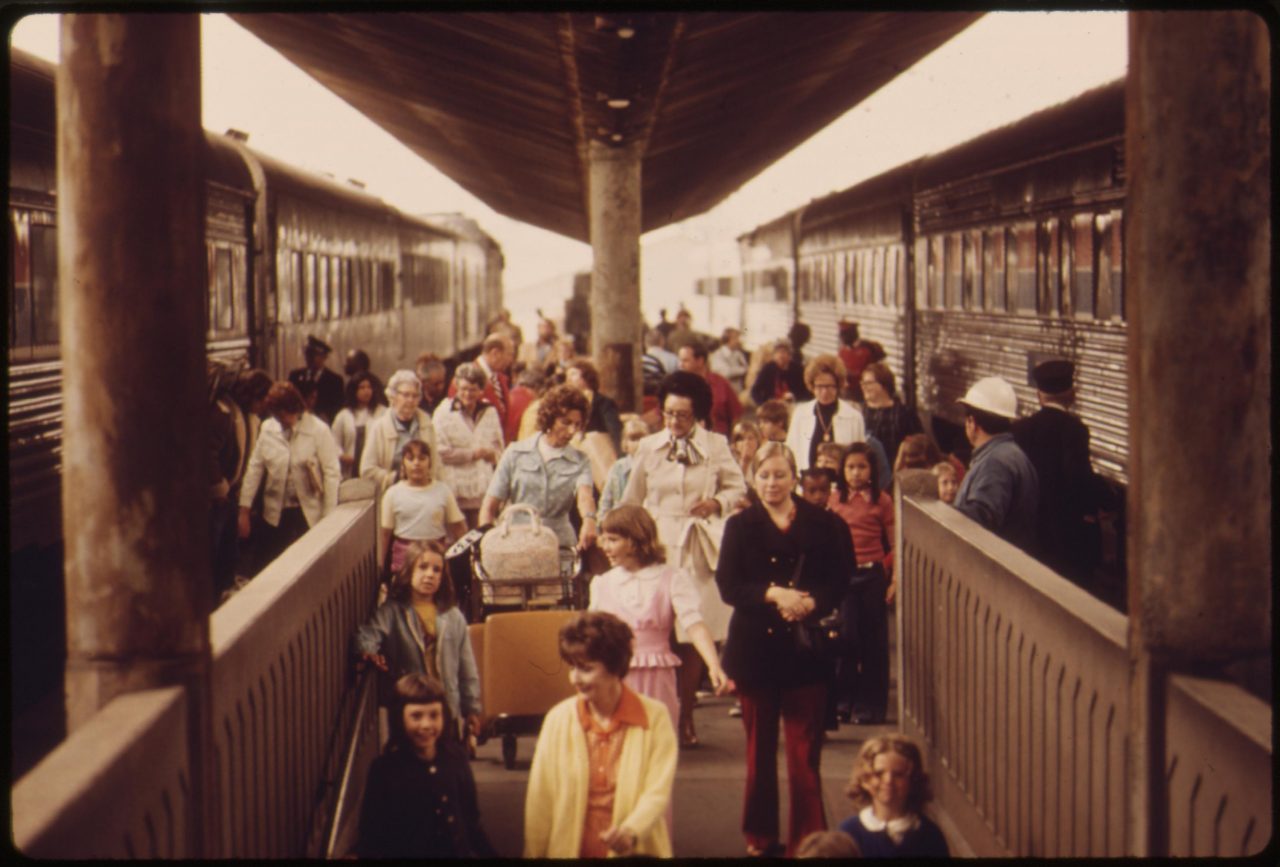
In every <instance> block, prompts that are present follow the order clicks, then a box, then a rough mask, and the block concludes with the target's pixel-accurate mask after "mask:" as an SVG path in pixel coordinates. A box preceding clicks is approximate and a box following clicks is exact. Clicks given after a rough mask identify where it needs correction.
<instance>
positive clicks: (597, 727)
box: [578, 684, 649, 858]
mask: <svg viewBox="0 0 1280 867" xmlns="http://www.w3.org/2000/svg"><path fill="white" fill-rule="evenodd" d="M578 721H579V722H581V723H582V729H583V731H584V732H585V733H586V736H587V767H588V772H589V774H590V780H589V782H588V785H587V816H586V821H585V822H584V823H583V826H582V847H581V852H580V853H579V857H582V858H604V857H605V856H607V855H608V854H609V847H608V846H606V845H605V844H604V841H603V840H601V839H600V835H601V834H602V833H604V832H605V831H607V830H609V829H610V828H611V827H613V793H614V790H615V789H616V788H617V783H618V759H619V758H620V757H621V755H622V741H623V738H624V737H625V736H626V727H627V726H639V727H641V728H648V726H649V720H648V717H646V716H645V712H644V705H642V704H640V699H639V698H637V697H636V694H635V693H634V692H632V691H631V690H630V689H629V688H628V687H627V686H626V685H625V684H624V685H623V687H622V697H621V698H620V699H619V700H618V707H617V708H616V709H615V710H614V712H613V717H612V718H611V719H610V720H609V721H608V722H607V723H606V724H604V725H601V724H600V723H599V722H598V721H597V720H596V718H595V716H594V715H592V713H591V708H590V707H588V706H587V700H586V699H585V698H580V699H578Z"/></svg>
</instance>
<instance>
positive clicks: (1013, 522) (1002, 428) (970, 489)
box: [955, 376, 1040, 553]
mask: <svg viewBox="0 0 1280 867" xmlns="http://www.w3.org/2000/svg"><path fill="white" fill-rule="evenodd" d="M959 403H960V405H961V406H963V407H964V433H965V437H967V438H968V440H969V442H970V444H972V445H973V459H972V461H970V463H969V471H968V472H967V473H965V476H964V481H963V482H962V483H961V485H960V490H959V492H958V493H957V494H956V502H955V506H956V508H957V509H959V510H960V511H961V512H963V513H964V514H966V515H968V516H969V517H970V518H972V519H973V520H975V521H977V522H978V523H979V524H981V525H982V526H984V527H986V528H987V529H988V530H990V531H991V532H993V533H995V534H996V535H997V536H999V537H1000V538H1002V539H1004V540H1005V541H1007V542H1010V543H1011V544H1014V545H1017V546H1018V547H1019V548H1021V549H1022V550H1024V551H1026V552H1028V553H1034V550H1035V544H1036V509H1037V508H1038V506H1039V499H1040V485H1039V480H1038V479H1037V478H1036V471H1035V467H1033V466H1032V465H1031V461H1030V459H1029V458H1028V457H1027V455H1026V453H1025V452H1024V451H1023V450H1022V449H1021V448H1019V447H1018V444H1017V443H1016V442H1014V439H1013V434H1012V433H1010V429H1011V428H1012V426H1013V419H1014V417H1015V416H1017V414H1018V397H1017V395H1016V394H1014V392H1013V386H1011V385H1009V383H1007V382H1005V381H1004V380H1003V379H1001V378H1000V377H998V376H988V377H986V378H985V379H980V380H978V381H977V382H975V383H974V384H973V387H972V388H970V389H969V391H968V392H966V393H965V396H964V397H963V398H961V399H960V400H959Z"/></svg>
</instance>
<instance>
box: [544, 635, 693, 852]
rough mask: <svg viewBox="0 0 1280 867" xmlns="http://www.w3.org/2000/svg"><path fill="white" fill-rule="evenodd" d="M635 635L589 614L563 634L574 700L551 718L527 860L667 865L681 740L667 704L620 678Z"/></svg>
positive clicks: (547, 723) (563, 704)
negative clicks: (634, 858)
mask: <svg viewBox="0 0 1280 867" xmlns="http://www.w3.org/2000/svg"><path fill="white" fill-rule="evenodd" d="M632 640H633V636H632V633H631V627H629V626H627V625H626V624H625V623H623V622H622V621H621V620H619V619H618V618H617V617H614V616H613V615H612V614H606V613H604V612H602V611H584V612H582V613H581V614H580V615H578V616H577V617H575V618H574V619H573V620H571V621H569V622H568V623H567V624H565V626H564V628H563V629H561V630H560V656H561V657H562V658H563V659H564V661H565V662H567V663H568V664H569V665H570V666H571V668H570V670H569V682H570V683H572V684H573V687H574V689H576V690H577V692H578V695H577V696H575V697H573V698H567V699H565V700H564V701H562V702H560V703H559V704H557V705H556V706H555V707H553V708H552V709H551V710H550V711H548V712H547V716H546V718H545V719H544V720H543V723H542V731H541V733H539V735H538V744H537V747H536V748H535V749H534V752H533V767H532V768H531V770H530V772H529V790H528V794H527V795H526V797H525V806H524V856H525V857H526V858H603V857H606V856H609V855H647V856H650V857H659V858H669V857H671V854H672V853H671V834H670V830H669V829H668V828H667V823H666V817H665V814H666V809H667V804H668V803H669V802H670V800H671V786H672V783H673V782H674V781H675V775H676V735H675V729H674V728H673V727H672V725H671V717H670V714H669V713H668V712H667V708H666V705H664V704H662V703H661V702H659V701H654V700H653V699H651V698H646V697H645V696H642V695H639V694H638V693H635V692H633V691H632V690H631V689H629V688H628V687H627V686H626V685H625V684H624V683H623V682H622V679H623V678H624V677H625V676H626V674H627V668H628V667H629V666H630V664H631V644H632Z"/></svg>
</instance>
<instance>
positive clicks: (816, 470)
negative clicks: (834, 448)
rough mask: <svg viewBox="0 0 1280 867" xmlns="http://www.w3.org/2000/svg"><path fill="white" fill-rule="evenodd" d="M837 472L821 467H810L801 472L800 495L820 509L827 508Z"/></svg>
mask: <svg viewBox="0 0 1280 867" xmlns="http://www.w3.org/2000/svg"><path fill="white" fill-rule="evenodd" d="M834 481H835V473H833V472H831V470H828V469H825V468H821V467H809V469H807V470H805V471H804V472H802V473H801V474H800V496H802V497H804V498H805V499H806V500H808V501H809V502H810V503H813V504H814V505H815V506H817V507H818V508H819V509H825V508H827V501H828V500H829V499H830V498H831V485H832V483H833V482H834Z"/></svg>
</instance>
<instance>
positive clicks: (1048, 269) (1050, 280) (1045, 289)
mask: <svg viewBox="0 0 1280 867" xmlns="http://www.w3.org/2000/svg"><path fill="white" fill-rule="evenodd" d="M1060 229H1061V226H1060V221H1059V220H1058V218H1057V217H1049V218H1048V219H1046V220H1044V221H1043V222H1041V223H1040V231H1039V233H1038V234H1039V250H1038V252H1039V254H1040V263H1039V269H1038V270H1039V276H1040V300H1039V304H1038V310H1039V312H1040V313H1041V314H1044V315H1053V316H1057V315H1059V314H1061V313H1062V243H1061V231H1060Z"/></svg>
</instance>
